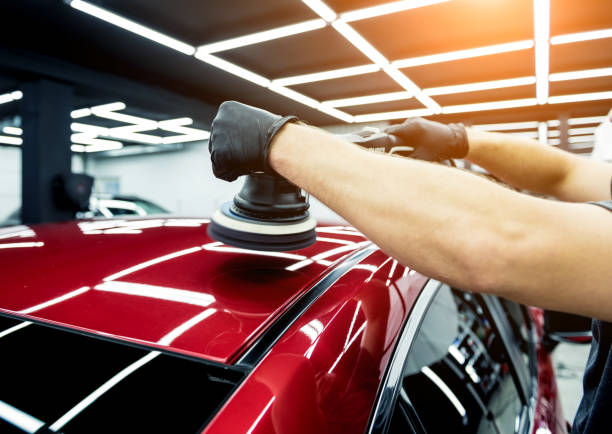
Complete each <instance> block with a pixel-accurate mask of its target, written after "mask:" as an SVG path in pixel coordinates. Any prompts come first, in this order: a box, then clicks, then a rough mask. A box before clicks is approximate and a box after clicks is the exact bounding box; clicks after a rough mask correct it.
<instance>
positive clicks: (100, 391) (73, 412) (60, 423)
mask: <svg viewBox="0 0 612 434" xmlns="http://www.w3.org/2000/svg"><path fill="white" fill-rule="evenodd" d="M160 354H161V353H160V352H159V351H151V352H150V353H149V354H147V355H146V356H144V357H142V358H141V359H139V360H137V361H135V362H134V363H132V364H131V365H130V366H128V367H127V368H125V369H123V370H122V371H121V372H119V373H118V374H117V375H115V376H114V377H112V378H111V379H110V380H108V381H107V382H106V383H104V384H103V385H102V386H100V387H98V388H97V389H96V390H94V391H93V392H92V393H91V394H90V395H88V396H87V397H86V398H85V399H83V400H82V401H81V402H79V403H78V404H77V405H75V406H74V407H73V408H72V409H70V411H68V412H67V413H66V414H64V415H63V416H62V417H60V418H59V419H58V420H57V421H56V422H54V423H53V424H52V425H51V426H50V427H49V429H50V430H51V431H59V430H60V429H62V428H63V427H64V425H66V424H67V423H68V422H70V421H71V420H72V419H73V418H74V417H75V416H77V415H78V414H79V413H80V412H82V411H83V410H85V409H86V408H87V407H89V406H90V405H91V404H92V403H93V402H94V401H95V400H97V399H98V398H99V397H101V396H102V395H104V394H105V393H106V392H108V391H109V390H110V389H112V388H113V387H114V386H116V385H117V384H119V383H120V382H121V381H123V380H124V379H125V378H126V377H127V376H129V375H130V374H132V373H133V372H134V371H136V370H138V369H140V368H141V367H142V366H144V365H146V364H147V363H149V362H150V361H151V360H153V359H154V358H156V357H157V356H159V355H160Z"/></svg>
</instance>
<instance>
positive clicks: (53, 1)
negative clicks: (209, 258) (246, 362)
mask: <svg viewBox="0 0 612 434" xmlns="http://www.w3.org/2000/svg"><path fill="white" fill-rule="evenodd" d="M2 11H3V16H4V17H5V22H4V24H3V26H1V27H0V45H1V48H0V225H7V224H19V223H23V224H35V223H45V222H55V221H65V220H69V219H71V218H73V217H74V215H73V214H72V213H70V212H67V211H65V210H61V209H58V208H57V207H56V205H55V204H54V202H53V200H52V197H51V195H50V193H49V191H50V189H49V186H50V185H51V183H52V182H53V179H54V177H56V176H57V175H68V174H70V173H82V174H87V175H90V176H92V177H93V178H94V186H93V191H94V196H95V197H97V198H99V199H107V200H111V201H112V200H117V199H118V198H122V197H123V198H125V197H133V198H139V199H144V200H146V201H151V202H153V203H154V204H157V205H159V206H160V207H162V208H163V209H165V210H167V211H168V212H169V213H171V214H173V215H181V216H189V217H207V216H210V215H211V214H212V213H213V212H214V211H215V210H216V209H217V208H219V206H220V205H221V204H222V203H223V202H226V201H227V200H229V199H230V198H231V197H233V195H234V194H235V193H236V192H237V191H238V189H239V188H240V182H233V183H226V182H224V181H221V180H218V179H216V178H215V177H214V176H213V173H212V168H211V165H210V162H209V159H208V138H209V136H210V128H211V122H212V120H213V118H214V115H215V113H216V110H217V108H218V106H219V104H220V103H221V102H223V101H226V100H236V101H240V102H242V103H245V104H249V105H253V106H256V107H261V108H264V109H266V110H269V111H271V112H273V113H279V114H283V115H287V114H293V115H296V116H298V117H299V118H300V119H302V120H303V121H305V122H307V123H308V124H310V125H313V126H316V127H321V128H324V129H326V130H328V131H330V132H333V133H346V132H352V131H359V130H361V129H362V128H363V127H365V126H368V127H377V128H383V127H385V126H388V125H390V124H393V123H399V122H402V121H403V120H404V119H406V118H408V117H411V116H421V117H425V118H427V119H431V120H435V121H439V122H444V123H448V122H461V123H463V124H464V125H466V126H473V127H476V128H480V129H483V130H487V131H499V132H506V133H509V134H514V135H519V136H524V137H529V138H533V139H535V140H538V141H539V143H540V144H541V145H542V146H555V147H559V148H560V149H564V150H567V151H570V152H573V153H577V154H581V155H582V156H584V157H585V158H596V159H599V160H602V161H612V132H611V130H612V126H611V124H610V115H611V113H612V112H611V108H612V7H610V2H609V1H608V0H591V1H587V2H576V1H571V0H545V1H541V0H533V1H531V0H520V1H516V0H400V1H391V2H390V1H388V0H327V1H326V2H325V3H323V2H321V1H319V0H301V1H300V0H259V1H249V0H236V1H234V2H226V1H220V0H209V1H206V2H202V1H196V0H176V1H172V2H169V1H163V0H133V1H129V2H126V1H119V0H88V1H81V0H64V1H62V0H48V1H44V2H41V1H36V0H13V1H8V2H4V3H3V5H2ZM459 166H460V167H464V168H466V169H471V170H475V171H482V169H480V168H478V167H476V166H473V165H470V164H469V163H468V162H463V161H460V162H459ZM311 206H312V208H311V209H312V213H313V215H314V216H315V217H316V218H317V219H318V220H320V221H324V222H332V223H333V222H338V221H341V219H340V217H339V216H337V215H336V214H335V213H333V212H332V211H331V210H329V209H327V208H326V207H325V206H324V205H322V204H321V203H319V202H318V201H316V199H313V200H312V201H311ZM125 214H136V212H133V210H131V211H130V210H127V211H125ZM122 215H123V213H122ZM103 216H106V217H108V215H105V214H103ZM5 220H6V221H5ZM587 354H588V346H585V345H583V346H569V345H560V346H559V347H558V348H557V350H556V354H555V357H556V359H555V360H556V363H557V376H558V380H559V384H560V388H561V393H562V403H563V405H564V410H565V414H566V417H567V418H568V419H571V415H572V414H573V413H575V411H576V408H577V406H578V402H579V394H580V393H581V387H582V386H581V383H580V379H581V376H582V370H583V369H584V363H585V360H586V357H587Z"/></svg>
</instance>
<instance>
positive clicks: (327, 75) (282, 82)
mask: <svg viewBox="0 0 612 434" xmlns="http://www.w3.org/2000/svg"><path fill="white" fill-rule="evenodd" d="M377 71H380V66H378V65H374V64H370V65H362V66H351V67H349V68H341V69H333V70H331V71H323V72H315V73H313V74H304V75H296V76H293V77H285V78H277V79H276V80H272V83H274V84H277V85H279V86H293V85H295V84H302V83H312V82H315V81H323V80H332V79H334V78H342V77H351V76H354V75H361V74H369V73H372V72H377Z"/></svg>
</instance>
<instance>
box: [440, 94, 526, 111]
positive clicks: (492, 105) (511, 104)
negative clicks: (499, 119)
mask: <svg viewBox="0 0 612 434" xmlns="http://www.w3.org/2000/svg"><path fill="white" fill-rule="evenodd" d="M536 104H537V100H536V99H535V98H524V99H514V100H508V101H492V102H483V103H476V104H461V105H452V106H446V107H442V113H444V114H450V113H469V112H476V111H484V110H499V109H506V108H517V107H529V106H534V105H536Z"/></svg>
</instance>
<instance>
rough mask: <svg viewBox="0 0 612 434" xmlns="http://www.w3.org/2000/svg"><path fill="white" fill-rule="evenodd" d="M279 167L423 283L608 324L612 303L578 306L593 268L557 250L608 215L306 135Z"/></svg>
mask: <svg viewBox="0 0 612 434" xmlns="http://www.w3.org/2000/svg"><path fill="white" fill-rule="evenodd" d="M270 162H271V165H272V167H274V168H275V170H277V171H278V172H279V173H280V174H281V175H282V176H284V177H286V178H288V179H289V180H291V181H293V182H294V183H296V184H297V185H300V186H301V187H303V188H304V189H306V190H307V191H309V192H310V193H311V194H313V195H314V196H316V197H317V198H319V199H320V200H321V201H322V202H323V203H325V204H326V205H328V206H329V207H330V208H332V209H333V210H334V211H336V212H338V213H339V214H340V215H341V216H342V217H344V218H345V219H346V220H347V221H349V222H351V224H353V225H354V226H356V227H357V228H358V229H359V230H361V231H362V232H363V233H364V234H365V235H366V236H367V237H368V238H370V239H371V240H372V241H374V242H375V243H376V244H377V245H379V246H380V247H381V248H382V249H383V250H385V251H386V252H387V253H388V254H390V255H391V256H393V257H395V258H396V259H397V260H398V261H400V263H402V264H404V265H408V266H410V267H412V268H415V269H416V270H418V271H419V272H421V273H423V274H426V275H429V276H431V277H434V278H437V279H440V280H443V281H446V282H448V283H450V284H452V285H455V286H457V287H460V288H464V289H473V290H478V291H490V292H494V293H497V294H500V295H506V296H509V297H511V298H514V299H517V300H520V301H522V302H525V303H530V304H536V305H540V306H543V307H550V308H556V309H559V310H565V311H572V312H577V313H582V314H589V315H593V316H600V317H601V316H602V315H605V314H606V313H605V312H608V311H612V306H609V304H610V303H609V302H608V303H607V304H608V306H606V304H605V303H604V304H602V303H599V306H597V304H598V303H595V305H593V304H592V303H586V302H584V300H577V293H576V292H575V291H574V290H573V289H574V288H575V286H573V285H574V284H576V283H577V282H574V281H571V282H570V281H568V275H569V276H574V275H575V276H583V274H582V271H581V270H577V268H579V267H581V266H583V265H584V266H587V265H585V263H583V262H581V261H575V260H574V258H573V256H572V254H570V252H568V251H567V249H564V248H563V243H561V244H560V245H557V244H556V242H557V240H558V239H559V237H560V236H561V234H565V236H566V237H567V236H568V233H569V234H571V233H572V231H574V232H575V228H574V222H573V221H572V220H573V219H574V218H577V219H579V218H581V216H582V214H583V213H585V212H586V213H587V214H589V213H591V214H592V213H593V212H594V213H595V214H597V213H598V212H599V210H591V209H590V208H591V207H589V206H586V207H587V208H589V209H588V210H586V211H585V210H584V207H585V205H570V204H561V203H553V202H550V201H544V200H540V199H535V198H532V197H528V196H524V195H521V194H518V193H515V192H512V191H510V190H508V189H505V188H502V187H499V186H497V185H495V184H493V183H491V182H489V181H486V180H483V179H481V178H479V177H476V176H473V175H471V174H469V173H465V172H462V171H458V170H453V169H449V168H447V167H444V166H440V165H434V164H430V163H426V162H422V161H416V160H411V159H403V158H394V157H389V156H386V155H378V154H373V153H370V152H367V151H363V150H361V149H359V148H358V147H356V146H354V145H351V144H349V143H346V142H342V141H340V140H338V139H336V138H334V137H332V136H330V135H328V134H326V133H324V132H322V131H319V130H315V129H312V128H309V127H303V126H299V125H287V126H286V127H285V128H283V130H281V132H280V133H279V134H278V135H277V137H276V138H275V139H274V142H273V143H272V150H271V153H270ZM559 206H561V207H570V208H563V209H559V208H558V207H559ZM592 208H595V207H592ZM591 217H592V216H591ZM602 218H607V216H606V217H602ZM581 230H584V231H586V232H588V233H587V234H586V235H587V236H586V237H585V240H587V241H585V242H584V243H582V244H581V242H580V241H577V244H575V245H574V246H573V247H574V248H577V249H579V250H584V251H589V253H593V251H594V252H595V253H598V254H600V255H604V256H605V254H606V251H605V250H601V249H602V248H601V246H599V244H597V243H596V242H595V244H594V245H592V244H593V239H595V238H597V234H593V233H590V232H589V231H591V232H592V228H584V229H581ZM608 235H609V236H610V237H612V234H606V235H605V236H608ZM589 243H590V244H589ZM593 249H595V250H593ZM597 249H600V250H599V251H597ZM607 253H608V254H609V252H607ZM586 264H588V263H586ZM560 270H561V271H560ZM594 271H595V270H593V269H592V267H591V269H590V270H589V272H590V273H591V274H592V273H593V272H594ZM572 272H576V273H575V274H571V273H572ZM568 273H569V274H568ZM601 278H603V279H604V281H605V279H608V280H607V282H608V285H607V286H606V288H607V287H608V286H609V283H610V282H612V277H611V276H610V273H608V274H604V275H603V276H601ZM597 286H598V285H594V287H597ZM587 287H588V285H586V286H585V285H582V288H583V289H588V288H587ZM606 290H607V289H606ZM582 298H583V299H584V297H582ZM608 298H609V297H608ZM593 300H599V299H598V298H597V297H595V298H593ZM602 306H605V308H606V309H607V310H605V311H604V312H603V313H602V311H601V309H603V308H602ZM609 318H610V319H612V316H610V317H609Z"/></svg>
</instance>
